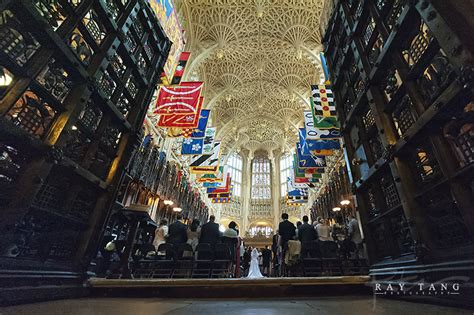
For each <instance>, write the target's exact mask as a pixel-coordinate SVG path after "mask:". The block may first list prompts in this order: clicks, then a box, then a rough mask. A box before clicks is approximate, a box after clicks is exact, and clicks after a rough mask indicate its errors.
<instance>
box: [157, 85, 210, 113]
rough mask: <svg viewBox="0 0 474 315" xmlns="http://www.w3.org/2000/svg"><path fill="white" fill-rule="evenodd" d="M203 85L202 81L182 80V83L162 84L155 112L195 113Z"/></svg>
mask: <svg viewBox="0 0 474 315" xmlns="http://www.w3.org/2000/svg"><path fill="white" fill-rule="evenodd" d="M202 86H203V83H202V82H182V83H181V84H180V85H174V86H161V87H160V91H159V93H158V98H157V101H156V109H155V114H159V115H174V114H195V113H196V111H197V105H198V103H199V99H200V97H201V90H202Z"/></svg>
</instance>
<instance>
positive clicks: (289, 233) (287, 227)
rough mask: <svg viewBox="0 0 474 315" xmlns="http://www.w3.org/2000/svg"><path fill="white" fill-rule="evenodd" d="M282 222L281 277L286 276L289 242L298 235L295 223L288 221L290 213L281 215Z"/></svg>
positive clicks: (279, 231) (280, 227)
mask: <svg viewBox="0 0 474 315" xmlns="http://www.w3.org/2000/svg"><path fill="white" fill-rule="evenodd" d="M281 218H282V220H283V221H282V222H280V224H279V225H278V234H280V237H281V249H282V250H281V254H282V255H281V257H282V258H281V260H282V261H281V264H280V270H281V272H280V275H282V276H283V275H285V274H286V266H285V254H286V251H287V249H288V241H289V240H292V239H293V238H294V237H295V235H296V227H295V225H294V224H293V223H291V222H290V221H288V213H283V214H282V215H281Z"/></svg>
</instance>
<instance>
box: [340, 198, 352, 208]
mask: <svg viewBox="0 0 474 315" xmlns="http://www.w3.org/2000/svg"><path fill="white" fill-rule="evenodd" d="M340 204H341V206H348V205H350V204H351V202H350V200H347V199H346V200H342V201H341V202H340Z"/></svg>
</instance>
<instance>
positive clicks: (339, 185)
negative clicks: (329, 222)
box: [310, 166, 355, 222]
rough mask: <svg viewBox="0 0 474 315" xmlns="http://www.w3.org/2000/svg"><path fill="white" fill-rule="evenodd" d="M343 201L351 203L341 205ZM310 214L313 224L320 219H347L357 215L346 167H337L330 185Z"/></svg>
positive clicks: (312, 206) (324, 189)
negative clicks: (350, 215)
mask: <svg viewBox="0 0 474 315" xmlns="http://www.w3.org/2000/svg"><path fill="white" fill-rule="evenodd" d="M341 201H349V203H347V204H346V203H344V202H343V204H341ZM310 213H311V220H312V221H313V222H314V221H316V219H317V218H318V217H321V218H329V219H336V218H337V217H340V218H347V217H348V216H349V214H355V213H354V205H353V196H352V192H351V191H350V184H349V177H348V174H347V169H346V167H345V166H337V168H336V169H335V171H334V172H332V173H331V174H330V175H329V180H328V183H327V185H326V187H324V188H323V191H322V192H321V194H320V195H319V197H318V198H317V199H316V200H315V201H314V202H313V204H312V205H311V209H310ZM338 219H339V218H338Z"/></svg>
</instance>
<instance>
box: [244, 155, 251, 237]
mask: <svg viewBox="0 0 474 315" xmlns="http://www.w3.org/2000/svg"><path fill="white" fill-rule="evenodd" d="M252 159H253V152H250V153H249V154H248V156H244V155H242V229H241V231H242V235H243V236H245V233H246V232H247V230H248V225H249V215H250V191H251V189H252Z"/></svg>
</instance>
